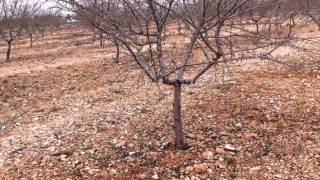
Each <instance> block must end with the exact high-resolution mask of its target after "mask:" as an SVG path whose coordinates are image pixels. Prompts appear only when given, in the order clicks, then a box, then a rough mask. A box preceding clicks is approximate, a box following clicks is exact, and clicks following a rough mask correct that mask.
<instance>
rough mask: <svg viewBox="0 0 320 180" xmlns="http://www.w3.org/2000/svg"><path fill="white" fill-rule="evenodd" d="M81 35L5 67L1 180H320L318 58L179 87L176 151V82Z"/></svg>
mask: <svg viewBox="0 0 320 180" xmlns="http://www.w3.org/2000/svg"><path fill="white" fill-rule="evenodd" d="M79 34H83V33H82V32H80V31H78V32H75V31H72V33H71V32H70V31H66V32H64V33H60V34H55V35H54V36H52V37H47V39H46V40H38V41H37V42H36V43H35V47H34V48H33V49H32V50H31V49H29V50H28V48H27V44H26V42H24V41H22V42H20V44H19V46H16V49H14V51H15V52H16V54H15V56H14V57H13V60H12V62H9V63H2V64H1V65H0V178H1V179H21V178H24V179H139V178H140V179H185V180H188V179H190V180H191V179H194V180H195V179H320V69H319V61H318V60H317V58H311V59H313V60H312V61H311V60H308V63H306V64H305V66H304V67H303V68H300V69H299V70H297V69H289V68H283V67H277V68H270V67H264V65H265V64H255V65H251V66H250V68H247V67H248V65H247V64H245V65H243V64H239V65H238V66H237V67H235V69H234V70H233V73H234V74H233V76H232V81H228V82H226V83H224V84H221V83H219V82H217V81H216V79H215V78H210V77H212V76H211V75H210V73H213V72H209V73H208V74H207V76H205V77H204V78H203V79H201V81H200V82H199V83H198V84H196V85H192V86H184V87H183V95H182V97H183V101H182V103H183V104H182V109H183V121H184V129H185V135H186V141H187V143H188V145H189V148H188V149H187V150H183V151H178V150H175V149H174V146H173V144H172V142H173V139H172V138H173V131H172V112H171V111H172V93H173V92H172V91H173V90H172V88H171V87H169V86H163V85H159V86H157V85H155V84H152V83H151V82H149V81H148V79H147V78H146V77H144V76H143V74H142V73H141V72H140V71H139V70H138V69H136V68H135V66H134V65H133V64H128V62H127V60H126V57H123V58H122V59H121V62H122V64H120V65H118V66H114V65H113V64H112V59H111V56H110V55H109V54H108V52H109V51H107V52H106V49H110V47H108V45H106V47H99V46H98V45H96V44H95V43H94V44H92V43H91V42H90V37H89V36H90V35H89V34H88V35H87V36H83V37H82V36H79ZM61 39H63V41H61ZM79 42H81V43H79ZM83 42H85V43H83ZM0 49H1V48H0ZM2 49H4V47H3V48H2ZM44 49H45V50H44ZM30 51H32V52H33V54H32V56H31V55H30V56H28V54H30ZM13 53H14V52H13ZM23 57H26V58H23ZM314 57H317V56H316V54H314ZM258 67H259V68H258ZM8 69H9V70H8ZM213 71H214V70H213Z"/></svg>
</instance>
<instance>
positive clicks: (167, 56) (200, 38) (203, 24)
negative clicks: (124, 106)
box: [60, 0, 293, 149]
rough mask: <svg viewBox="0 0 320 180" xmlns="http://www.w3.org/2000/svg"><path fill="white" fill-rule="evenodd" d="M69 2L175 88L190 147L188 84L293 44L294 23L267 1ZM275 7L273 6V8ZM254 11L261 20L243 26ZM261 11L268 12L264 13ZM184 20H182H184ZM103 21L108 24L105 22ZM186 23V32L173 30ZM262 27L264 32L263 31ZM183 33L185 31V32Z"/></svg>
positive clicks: (179, 131) (178, 140) (176, 117)
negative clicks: (184, 109) (184, 105)
mask: <svg viewBox="0 0 320 180" xmlns="http://www.w3.org/2000/svg"><path fill="white" fill-rule="evenodd" d="M60 1H64V2H67V3H69V5H70V6H71V9H72V10H73V11H74V12H77V13H78V14H79V15H80V16H81V17H82V18H83V19H86V21H88V22H90V23H91V24H92V26H94V27H95V28H97V29H99V30H101V31H103V32H104V33H105V34H106V35H107V36H109V37H111V39H114V40H116V42H117V43H118V44H119V45H120V46H121V47H122V48H123V49H125V50H126V51H127V52H129V54H130V55H131V57H132V58H133V60H134V61H135V62H136V64H137V65H138V67H140V69H141V70H142V71H143V72H144V73H145V74H146V76H148V77H149V78H150V79H151V80H152V81H153V82H155V83H163V84H166V85H171V86H172V87H174V98H173V99H174V100H173V101H174V102H173V124H174V131H175V144H176V147H177V148H178V149H183V148H185V147H186V144H185V140H184V135H183V134H184V132H183V128H182V127H183V125H182V119H181V98H182V94H181V92H182V86H183V85H190V84H194V83H196V82H197V81H198V80H199V79H200V78H201V77H202V76H203V75H204V74H205V73H206V72H207V71H208V70H210V69H211V68H212V67H221V66H220V65H221V64H224V63H231V62H236V61H242V60H270V61H275V62H281V61H279V60H278V59H277V58H276V57H274V56H273V52H275V51H276V50H277V49H278V48H279V47H281V46H290V45H291V43H292V41H291V40H292V38H291V35H292V33H293V31H292V28H293V25H292V24H291V25H289V26H285V25H284V23H285V22H286V21H288V18H287V16H280V15H279V13H277V11H278V10H277V8H266V7H278V6H277V5H276V3H278V2H279V1H273V0H269V1H268V0H266V1H263V2H264V3H265V4H264V5H261V4H260V3H257V2H262V1H258V0H215V1H213V0H192V1H191V0H190V1H188V0H184V1H181V0H167V1H163V0H119V1H115V0H114V1H111V0H100V1H99V2H105V3H110V4H112V10H111V11H110V9H106V8H103V7H102V6H100V5H96V2H97V0H85V1H83V0H82V1H80V0H60ZM271 4H272V6H271ZM252 9H254V10H255V12H253V13H252V14H253V15H254V18H255V17H258V16H263V18H261V19H259V21H256V22H255V23H254V24H253V23H252V21H248V22H241V23H240V22H239V21H240V20H239V19H240V18H239V17H240V16H241V15H243V14H246V13H248V12H249V11H251V10H252ZM261 12H263V13H262V14H261ZM179 21H180V22H179ZM101 22H103V23H101ZM175 22H179V23H180V25H179V26H180V32H181V28H184V29H183V31H184V33H183V34H182V35H178V33H176V32H175V31H176V30H175V29H172V28H170V26H173V25H174V24H175ZM257 27H258V28H257ZM180 34H181V33H180Z"/></svg>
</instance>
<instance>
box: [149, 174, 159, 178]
mask: <svg viewBox="0 0 320 180" xmlns="http://www.w3.org/2000/svg"><path fill="white" fill-rule="evenodd" d="M151 178H152V179H159V176H158V174H155V175H153V176H152V177H151Z"/></svg>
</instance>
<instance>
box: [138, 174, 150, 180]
mask: <svg viewBox="0 0 320 180" xmlns="http://www.w3.org/2000/svg"><path fill="white" fill-rule="evenodd" d="M138 177H139V179H147V178H148V175H147V174H145V173H142V174H139V176H138Z"/></svg>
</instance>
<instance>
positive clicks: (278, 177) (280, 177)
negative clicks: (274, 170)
mask: <svg viewBox="0 0 320 180" xmlns="http://www.w3.org/2000/svg"><path fill="white" fill-rule="evenodd" d="M274 177H275V178H277V179H282V176H281V175H280V174H276V175H274Z"/></svg>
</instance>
